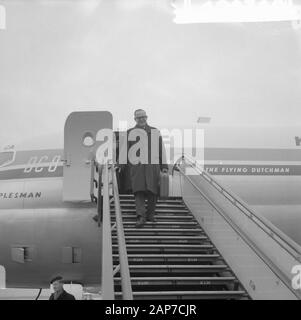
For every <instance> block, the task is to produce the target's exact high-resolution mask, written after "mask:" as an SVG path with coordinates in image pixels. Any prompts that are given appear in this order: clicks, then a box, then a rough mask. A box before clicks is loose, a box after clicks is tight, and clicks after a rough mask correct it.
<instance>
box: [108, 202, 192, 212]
mask: <svg viewBox="0 0 301 320" xmlns="http://www.w3.org/2000/svg"><path fill="white" fill-rule="evenodd" d="M111 207H114V203H113V204H111ZM121 208H122V209H124V210H127V209H136V205H135V203H134V202H133V203H121ZM156 209H171V210H172V209H179V210H187V208H186V206H185V205H184V204H180V203H162V202H161V203H157V204H156Z"/></svg>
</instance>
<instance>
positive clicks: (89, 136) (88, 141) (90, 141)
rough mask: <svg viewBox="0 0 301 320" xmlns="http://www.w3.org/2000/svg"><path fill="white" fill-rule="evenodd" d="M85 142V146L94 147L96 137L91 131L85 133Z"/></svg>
mask: <svg viewBox="0 0 301 320" xmlns="http://www.w3.org/2000/svg"><path fill="white" fill-rule="evenodd" d="M83 144H84V146H85V147H92V146H93V145H94V139H93V136H92V134H91V133H86V134H85V135H84V137H83Z"/></svg>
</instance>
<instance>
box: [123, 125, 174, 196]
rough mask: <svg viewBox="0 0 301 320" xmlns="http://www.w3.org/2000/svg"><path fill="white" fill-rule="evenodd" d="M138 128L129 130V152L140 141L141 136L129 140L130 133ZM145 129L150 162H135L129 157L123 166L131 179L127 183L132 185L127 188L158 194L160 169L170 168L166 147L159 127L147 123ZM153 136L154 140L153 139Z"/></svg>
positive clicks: (133, 190)
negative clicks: (166, 156)
mask: <svg viewBox="0 0 301 320" xmlns="http://www.w3.org/2000/svg"><path fill="white" fill-rule="evenodd" d="M137 128H139V127H137V126H135V127H133V128H131V129H129V130H128V131H127V137H128V142H127V153H128V152H129V150H130V149H131V147H132V146H133V145H135V144H136V143H137V142H138V141H139V137H137V139H136V140H134V141H129V135H130V133H131V132H132V130H134V129H137ZM143 130H145V131H146V134H147V141H148V143H147V147H148V148H147V151H148V152H147V154H148V162H147V163H138V164H133V163H131V161H130V158H129V157H128V164H127V165H126V166H122V168H123V170H126V171H127V176H128V177H129V179H127V184H129V183H130V185H128V186H127V187H126V188H125V189H128V190H131V191H132V192H133V193H135V192H138V191H151V192H152V193H154V194H158V192H159V181H160V170H163V169H165V168H166V169H168V166H167V164H166V159H165V148H164V145H163V141H162V136H161V135H160V132H159V130H158V129H156V128H154V127H151V126H148V125H146V127H145V129H143ZM152 132H153V136H152ZM152 137H153V141H152V139H151V138H152ZM156 139H157V140H156ZM154 141H155V142H154ZM128 156H129V153H128ZM154 160H155V161H154ZM154 162H155V163H154Z"/></svg>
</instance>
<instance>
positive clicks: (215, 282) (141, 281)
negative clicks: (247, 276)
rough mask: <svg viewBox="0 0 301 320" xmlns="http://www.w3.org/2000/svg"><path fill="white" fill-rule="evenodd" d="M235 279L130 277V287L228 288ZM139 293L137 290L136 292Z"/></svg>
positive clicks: (118, 279) (117, 281) (116, 279)
mask: <svg viewBox="0 0 301 320" xmlns="http://www.w3.org/2000/svg"><path fill="white" fill-rule="evenodd" d="M114 281H115V284H120V283H121V278H115V279H114ZM236 282H237V280H236V278H235V277H132V278H131V283H132V286H133V287H134V286H135V287H137V286H141V287H142V288H143V286H199V287H200V288H201V287H210V286H211V287H213V286H224V285H227V286H230V285H233V284H234V283H236ZM137 291H139V290H137Z"/></svg>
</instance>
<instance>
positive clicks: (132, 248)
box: [112, 244, 214, 254]
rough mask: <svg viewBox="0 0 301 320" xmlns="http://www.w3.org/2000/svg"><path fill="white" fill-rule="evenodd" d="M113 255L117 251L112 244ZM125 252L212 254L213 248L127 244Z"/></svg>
mask: <svg viewBox="0 0 301 320" xmlns="http://www.w3.org/2000/svg"><path fill="white" fill-rule="evenodd" d="M112 247H113V253H116V252H115V251H118V245H117V244H113V245H112ZM126 247H127V252H128V253H129V254H131V253H134V252H135V253H142V254H143V253H187V254H191V253H213V251H214V246H213V245H211V244H200V245H191V244H186V245H184V244H128V245H127V246H126Z"/></svg>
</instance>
